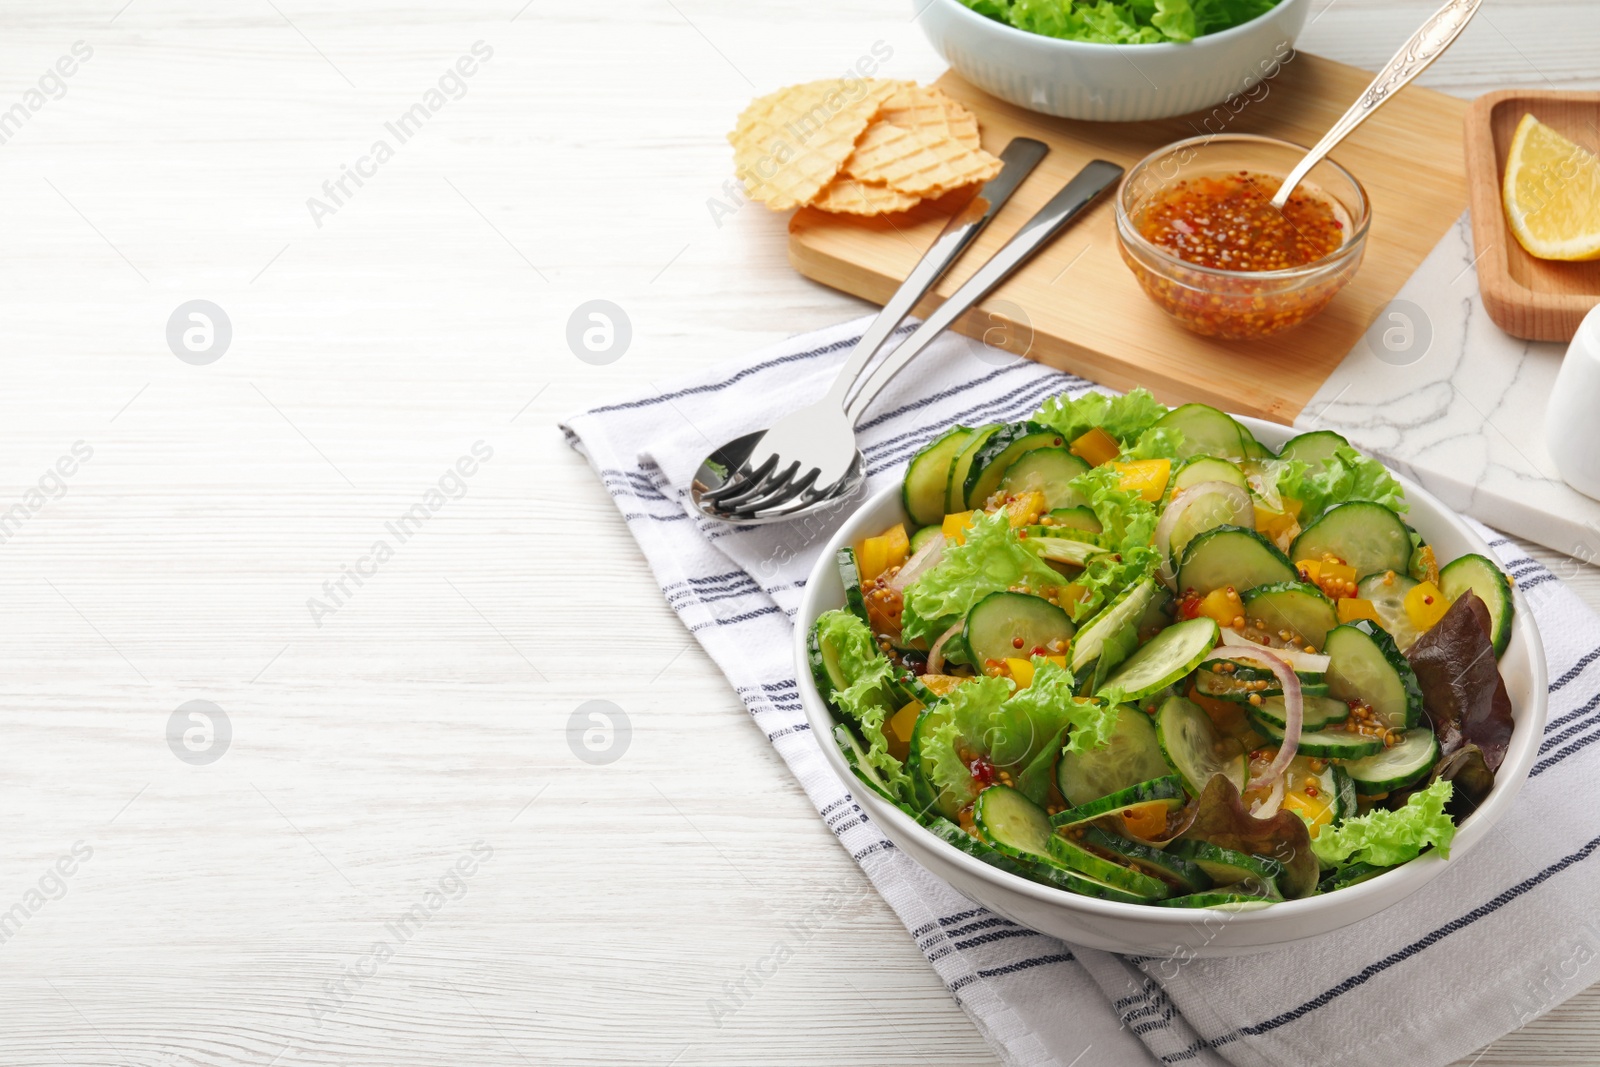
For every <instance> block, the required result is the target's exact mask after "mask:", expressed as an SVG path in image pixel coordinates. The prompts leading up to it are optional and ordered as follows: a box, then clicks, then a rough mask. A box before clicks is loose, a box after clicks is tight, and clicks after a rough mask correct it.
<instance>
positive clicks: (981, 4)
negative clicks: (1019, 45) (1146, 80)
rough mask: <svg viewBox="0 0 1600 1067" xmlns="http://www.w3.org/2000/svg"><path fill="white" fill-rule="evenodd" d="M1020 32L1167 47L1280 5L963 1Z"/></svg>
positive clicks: (1215, 0) (1185, 0)
mask: <svg viewBox="0 0 1600 1067" xmlns="http://www.w3.org/2000/svg"><path fill="white" fill-rule="evenodd" d="M961 2H962V3H963V4H965V5H966V6H968V7H970V8H972V10H974V11H976V12H977V13H978V14H980V15H987V16H988V17H989V18H992V19H994V20H996V21H997V22H1003V23H1005V24H1006V25H1008V26H1015V27H1016V28H1017V29H1019V30H1026V31H1027V32H1029V33H1037V34H1041V35H1043V36H1045V37H1057V38H1060V39H1062V40H1066V41H1082V42H1084V43H1087V44H1169V43H1174V42H1183V41H1192V40H1194V39H1195V38H1196V37H1204V36H1205V35H1206V34H1208V33H1217V32H1218V31H1220V30H1229V29H1232V28H1233V27H1235V26H1242V25H1243V24H1244V23H1246V22H1249V21H1250V20H1252V19H1255V18H1258V17H1259V16H1261V15H1264V14H1266V13H1267V12H1268V11H1270V10H1272V9H1273V8H1274V7H1276V6H1277V4H1278V0H1126V2H1122V0H1094V2H1092V3H1086V2H1084V0H961Z"/></svg>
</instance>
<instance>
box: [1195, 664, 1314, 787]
mask: <svg viewBox="0 0 1600 1067" xmlns="http://www.w3.org/2000/svg"><path fill="white" fill-rule="evenodd" d="M1223 647H1224V646H1221V645H1219V646H1218V647H1217V651H1222V649H1223ZM1223 655H1224V656H1225V657H1226V658H1228V659H1233V658H1234V654H1233V653H1231V652H1224V653H1223ZM1241 655H1242V654H1241ZM1248 658H1250V659H1253V660H1258V661H1259V662H1260V663H1262V664H1263V665H1264V666H1266V667H1267V668H1268V669H1269V670H1271V671H1272V673H1273V675H1274V676H1275V677H1276V678H1277V679H1278V685H1279V686H1281V687H1282V688H1283V742H1282V743H1281V744H1280V745H1279V746H1278V754H1277V755H1276V756H1274V757H1273V758H1272V763H1271V764H1270V765H1269V766H1268V767H1267V769H1266V770H1264V771H1262V772H1261V776H1260V777H1259V778H1252V779H1251V780H1250V782H1249V784H1248V785H1246V786H1245V790H1246V791H1249V790H1251V789H1262V788H1265V787H1266V786H1269V785H1271V784H1272V783H1273V782H1275V781H1277V780H1278V779H1279V778H1280V777H1281V776H1282V775H1283V772H1284V771H1285V770H1286V769H1287V768H1288V766H1289V761H1290V760H1292V759H1294V754H1295V752H1296V751H1298V750H1299V748H1300V730H1301V728H1302V727H1303V726H1304V725H1305V710H1306V704H1305V697H1304V695H1303V694H1302V693H1301V692H1300V676H1299V675H1297V674H1295V673H1294V669H1293V668H1292V667H1290V666H1289V665H1288V664H1287V663H1285V662H1284V661H1283V660H1282V659H1280V658H1279V657H1278V656H1276V655H1274V654H1273V653H1272V652H1269V651H1267V650H1266V649H1265V648H1261V647H1259V646H1258V647H1256V648H1253V649H1251V650H1250V653H1249V656H1248Z"/></svg>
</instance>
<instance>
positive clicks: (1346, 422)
mask: <svg viewBox="0 0 1600 1067" xmlns="http://www.w3.org/2000/svg"><path fill="white" fill-rule="evenodd" d="M1474 258H1475V253H1474V250H1473V247H1472V230H1471V223H1470V220H1469V218H1468V217H1467V216H1466V215H1463V216H1462V217H1461V219H1460V221H1459V222H1458V223H1457V224H1456V226H1455V227H1454V228H1453V229H1452V230H1451V231H1450V232H1449V233H1448V234H1446V235H1445V237H1444V239H1443V240H1441V241H1440V242H1439V246H1438V247H1437V248H1435V249H1434V251H1433V254H1432V255H1430V256H1429V257H1428V259H1427V260H1426V261H1425V262H1424V263H1423V265H1422V267H1421V268H1420V269H1419V270H1418V271H1417V273H1416V275H1414V276H1413V277H1412V279H1411V280H1410V281H1409V282H1408V283H1407V284H1406V286H1405V288H1403V289H1402V290H1401V291H1400V295H1399V296H1398V297H1396V298H1395V300H1394V301H1393V302H1392V303H1391V304H1390V305H1389V306H1388V307H1387V308H1385V309H1384V311H1383V313H1382V314H1380V315H1379V317H1378V321H1377V323H1375V324H1374V326H1373V328H1372V329H1371V330H1369V331H1368V332H1367V336H1366V338H1365V339H1364V341H1363V342H1362V343H1361V344H1358V345H1357V346H1356V348H1355V349H1354V350H1353V351H1352V352H1351V353H1350V355H1349V356H1348V357H1347V358H1346V359H1345V361H1344V363H1343V364H1341V365H1340V367H1339V369H1338V370H1337V371H1336V372H1335V373H1334V375H1333V376H1332V377H1331V378H1329V379H1328V381H1327V382H1326V383H1325V384H1324V385H1323V387H1322V388H1321V389H1320V390H1318V392H1317V395H1316V396H1315V397H1313V398H1312V400H1311V403H1309V404H1308V405H1306V409H1305V411H1304V412H1302V413H1301V415H1300V418H1299V419H1297V420H1296V425H1297V426H1300V427H1302V428H1305V429H1331V430H1337V431H1339V432H1340V433H1342V434H1344V435H1345V436H1346V437H1347V438H1349V439H1350V441H1351V443H1353V444H1356V445H1358V446H1360V447H1362V448H1364V449H1367V450H1369V451H1372V452H1374V453H1376V454H1378V455H1380V456H1382V457H1383V458H1384V459H1385V460H1387V461H1388V462H1390V463H1392V464H1394V465H1395V466H1397V467H1399V468H1400V469H1402V470H1406V471H1408V472H1409V473H1410V474H1411V475H1412V476H1413V477H1414V478H1416V480H1417V481H1418V482H1419V483H1421V484H1422V485H1423V486H1424V487H1425V488H1427V489H1428V490H1430V491H1432V492H1433V493H1435V494H1436V495H1437V496H1439V497H1440V498H1441V499H1442V500H1444V501H1445V502H1446V503H1448V504H1450V505H1451V506H1452V507H1454V508H1456V509H1457V510H1459V511H1463V512H1465V513H1467V514H1469V515H1472V516H1473V517H1475V518H1478V519H1481V520H1482V521H1484V522H1486V523H1488V524H1489V525H1491V526H1494V527H1497V528H1499V529H1501V530H1505V531H1507V532H1508V533H1514V534H1517V535H1519V536H1521V537H1525V538H1527V539H1528V540H1530V541H1534V542H1536V543H1538V544H1541V545H1544V546H1546V547H1548V548H1553V549H1555V550H1556V551H1558V552H1562V553H1564V554H1566V555H1568V556H1571V557H1574V558H1575V559H1578V560H1581V561H1583V562H1585V563H1592V562H1595V561H1596V560H1600V501H1596V500H1592V499H1590V498H1589V497H1587V496H1584V495H1583V494H1581V493H1579V492H1577V491H1576V490H1574V489H1572V488H1570V487H1569V486H1568V485H1567V484H1566V483H1565V482H1563V481H1562V480H1561V476H1560V475H1559V474H1558V473H1557V471H1556V467H1555V464H1554V462H1552V460H1551V459H1550V455H1549V452H1548V451H1547V450H1546V448H1545V444H1544V432H1545V431H1544V425H1545V407H1546V405H1547V404H1548V402H1549V399H1550V394H1551V390H1552V388H1553V387H1554V385H1555V380H1556V374H1557V372H1558V371H1559V370H1560V368H1561V360H1562V357H1563V356H1564V355H1565V353H1566V346H1564V345H1557V344H1543V343H1538V342H1530V341H1521V340H1518V339H1517V338H1514V337H1510V336H1508V335H1507V334H1505V333H1503V332H1502V331H1501V330H1500V328H1499V327H1498V326H1496V325H1495V324H1494V323H1493V322H1492V321H1490V319H1489V315H1488V312H1486V311H1485V310H1484V306H1483V300H1482V298H1481V297H1480V296H1479V294H1478V278H1477V271H1476V270H1475V269H1474V266H1473V264H1474Z"/></svg>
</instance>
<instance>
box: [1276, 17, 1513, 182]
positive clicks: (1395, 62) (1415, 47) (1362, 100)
mask: <svg viewBox="0 0 1600 1067" xmlns="http://www.w3.org/2000/svg"><path fill="white" fill-rule="evenodd" d="M1482 6H1483V0H1450V2H1449V3H1448V4H1446V5H1444V7H1441V8H1440V9H1439V10H1438V11H1435V12H1434V13H1433V15H1432V16H1431V17H1430V18H1429V19H1428V21H1427V22H1425V23H1423V24H1422V29H1420V30H1418V31H1417V32H1416V33H1414V34H1412V35H1411V39H1410V40H1408V41H1407V42H1406V43H1405V44H1404V45H1402V46H1401V48H1400V51H1399V52H1397V53H1396V54H1395V57H1394V58H1393V59H1391V60H1389V62H1388V64H1387V65H1386V66H1385V67H1384V68H1383V69H1382V70H1380V71H1379V72H1378V76H1377V77H1376V78H1373V79H1372V84H1371V85H1369V86H1367V91H1366V92H1364V93H1362V94H1361V96H1360V97H1359V98H1357V100H1356V102H1355V103H1354V104H1351V105H1350V110H1349V111H1346V112H1345V113H1344V114H1343V115H1341V116H1340V117H1339V121H1338V122H1335V123H1334V124H1333V128H1332V129H1330V130H1329V131H1328V134H1327V136H1326V137H1324V138H1323V139H1322V140H1320V141H1318V142H1317V144H1316V147H1314V148H1312V149H1311V151H1310V152H1308V153H1306V157H1305V158H1304V159H1302V160H1301V161H1300V162H1299V164H1298V165H1296V167H1295V168H1294V170H1291V171H1290V172H1289V176H1288V177H1287V178H1285V179H1284V180H1283V185H1281V186H1280V187H1279V188H1278V195H1277V196H1274V197H1273V198H1272V206H1273V207H1275V208H1278V209H1280V210H1281V209H1282V208H1283V205H1284V204H1287V203H1288V202H1289V194H1290V193H1292V192H1294V190H1295V187H1296V186H1298V185H1299V184H1300V183H1301V182H1302V181H1304V180H1305V177H1306V175H1307V174H1310V173H1311V168H1312V167H1315V166H1316V165H1317V164H1318V163H1321V162H1322V158H1323V157H1324V156H1326V155H1327V154H1328V153H1329V152H1331V151H1333V146H1334V145H1336V144H1338V143H1339V142H1340V141H1342V140H1344V139H1345V138H1346V137H1348V136H1349V135H1350V131H1351V130H1354V129H1355V128H1356V127H1357V126H1359V125H1361V124H1362V123H1363V122H1365V121H1366V120H1367V119H1368V118H1369V117H1370V116H1371V115H1372V113H1373V112H1374V111H1376V110H1378V108H1380V107H1382V106H1383V105H1384V104H1386V103H1388V102H1389V101H1390V100H1391V99H1393V97H1394V94H1395V93H1397V92H1399V91H1400V90H1401V89H1403V88H1405V87H1406V86H1407V85H1409V84H1411V80H1412V79H1413V78H1415V77H1416V76H1417V75H1418V74H1421V73H1422V72H1423V71H1425V70H1427V69H1428V67H1429V65H1431V64H1432V63H1433V61H1434V60H1436V59H1438V58H1439V57H1440V56H1442V55H1444V53H1445V50H1446V49H1448V48H1449V47H1450V46H1451V45H1452V44H1454V43H1455V40H1456V38H1457V37H1459V36H1461V31H1462V30H1464V29H1466V28H1467V23H1469V22H1471V21H1472V16H1474V15H1476V14H1477V13H1478V8H1480V7H1482Z"/></svg>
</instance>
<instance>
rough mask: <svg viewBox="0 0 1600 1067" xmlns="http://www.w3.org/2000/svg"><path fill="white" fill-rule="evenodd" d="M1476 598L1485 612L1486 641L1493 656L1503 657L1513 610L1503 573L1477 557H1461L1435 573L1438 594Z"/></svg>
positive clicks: (1484, 558)
mask: <svg viewBox="0 0 1600 1067" xmlns="http://www.w3.org/2000/svg"><path fill="white" fill-rule="evenodd" d="M1469 589H1470V590H1472V591H1473V592H1474V593H1477V594H1478V599H1479V600H1482V601H1483V605H1484V607H1486V608H1488V609H1489V624H1490V639H1491V640H1492V641H1493V642H1494V654H1495V655H1496V656H1503V655H1505V652H1506V646H1507V645H1508V644H1510V643H1511V617H1512V615H1514V614H1515V613H1516V608H1515V607H1514V606H1513V604H1512V600H1511V583H1510V582H1509V581H1508V580H1507V579H1506V576H1505V572H1504V571H1502V570H1501V569H1500V568H1499V567H1496V566H1495V565H1494V563H1493V562H1492V561H1490V560H1489V559H1488V558H1486V557H1484V556H1480V555H1478V554H1477V553H1473V554H1472V555H1470V556H1462V557H1461V558H1460V559H1458V560H1455V561H1453V562H1451V563H1449V564H1447V565H1446V566H1445V567H1444V568H1443V569H1442V570H1441V571H1439V591H1440V592H1442V593H1443V594H1444V595H1445V596H1447V597H1449V598H1450V599H1451V600H1455V599H1456V598H1457V597H1459V596H1460V595H1461V594H1462V593H1465V592H1466V591H1467V590H1469Z"/></svg>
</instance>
